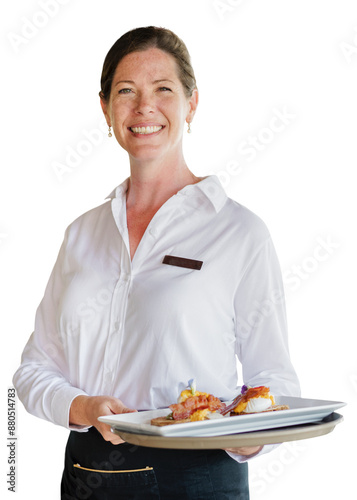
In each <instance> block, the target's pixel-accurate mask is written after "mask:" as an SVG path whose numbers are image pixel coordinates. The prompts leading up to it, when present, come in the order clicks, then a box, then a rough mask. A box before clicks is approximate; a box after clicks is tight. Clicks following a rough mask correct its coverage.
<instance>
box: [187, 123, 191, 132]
mask: <svg viewBox="0 0 357 500" xmlns="http://www.w3.org/2000/svg"><path fill="white" fill-rule="evenodd" d="M187 133H188V134H190V133H191V122H188V128H187Z"/></svg>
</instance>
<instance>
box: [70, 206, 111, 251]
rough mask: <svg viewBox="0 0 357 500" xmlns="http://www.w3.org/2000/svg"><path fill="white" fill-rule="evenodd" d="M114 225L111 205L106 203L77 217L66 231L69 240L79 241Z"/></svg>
mask: <svg viewBox="0 0 357 500" xmlns="http://www.w3.org/2000/svg"><path fill="white" fill-rule="evenodd" d="M110 223H112V217H111V203H110V200H107V201H105V202H104V203H102V204H101V205H99V206H97V207H94V208H92V209H90V210H88V211H87V212H84V213H83V214H82V215H80V216H79V217H77V218H76V219H75V220H74V221H73V222H72V223H71V224H69V226H68V227H67V229H66V236H67V240H68V242H69V241H71V240H72V241H73V240H77V239H78V237H81V236H83V235H87V234H90V235H93V233H95V232H100V228H106V227H107V226H108V224H110Z"/></svg>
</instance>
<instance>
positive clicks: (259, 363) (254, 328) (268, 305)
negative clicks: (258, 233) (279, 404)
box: [229, 237, 300, 462]
mask: <svg viewBox="0 0 357 500" xmlns="http://www.w3.org/2000/svg"><path fill="white" fill-rule="evenodd" d="M234 308H235V325H236V353H237V356H238V359H239V361H240V362H241V364H242V372H243V379H244V384H246V385H250V386H253V387H254V386H260V385H265V386H268V387H270V389H271V392H272V394H274V395H279V396H283V395H285V396H300V385H299V381H298V378H297V375H296V372H295V370H294V367H293V365H292V362H291V360H290V355H289V346H288V334H287V320H286V310H285V297H284V287H283V281H282V277H281V270H280V266H279V262H278V259H277V255H276V252H275V248H274V246H273V243H272V240H271V238H270V237H269V238H268V239H267V240H266V241H265V242H264V243H262V245H261V246H260V247H259V248H258V249H257V251H256V252H255V253H254V254H253V255H252V257H251V259H250V261H249V263H248V264H247V266H246V269H245V271H244V273H243V276H242V279H241V281H240V283H239V285H238V287H237V290H236V294H235V298H234ZM276 447H277V445H268V446H264V447H263V449H262V450H261V451H260V453H258V454H256V455H253V456H258V455H261V454H263V453H266V452H268V451H271V450H272V449H275V448H276ZM229 455H230V456H231V457H232V458H234V459H236V460H237V461H240V462H242V461H246V460H247V459H249V458H253V456H252V457H244V456H239V455H234V454H232V453H229Z"/></svg>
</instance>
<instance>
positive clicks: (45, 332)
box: [13, 238, 86, 430]
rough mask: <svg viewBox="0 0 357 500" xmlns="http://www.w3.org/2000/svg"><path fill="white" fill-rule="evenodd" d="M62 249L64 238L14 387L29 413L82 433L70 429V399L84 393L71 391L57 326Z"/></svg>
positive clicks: (63, 349)
mask: <svg viewBox="0 0 357 500" xmlns="http://www.w3.org/2000/svg"><path fill="white" fill-rule="evenodd" d="M65 246H66V238H65V240H64V242H63V244H62V246H61V249H60V252H59V255H58V258H57V261H56V264H55V266H54V268H53V271H52V273H51V276H50V279H49V282H48V284H47V287H46V290H45V294H44V297H43V299H42V301H41V303H40V305H39V307H38V309H37V312H36V319H35V330H34V332H33V333H32V335H31V336H30V338H29V340H28V342H27V344H26V346H25V349H24V351H23V353H22V358H21V365H20V367H19V368H18V369H17V371H16V373H15V375H14V377H13V383H14V386H15V388H16V390H17V394H18V396H19V399H20V400H21V401H22V403H23V405H24V406H25V408H26V410H27V411H28V412H29V413H31V414H33V415H35V416H37V417H40V418H43V419H45V420H48V421H50V422H53V423H54V424H57V425H61V426H63V427H66V428H70V429H76V430H85V429H86V427H80V426H69V409H70V406H71V403H72V401H73V399H74V398H75V397H77V396H79V395H81V394H83V395H85V394H86V393H85V392H84V391H82V390H81V389H78V388H76V387H73V386H72V385H71V383H70V381H69V370H68V360H67V359H66V355H65V351H66V348H65V344H64V342H63V339H62V338H61V335H60V332H59V331H58V328H57V326H56V323H57V322H56V317H57V314H58V313H57V308H58V305H59V304H60V297H61V289H62V285H63V283H62V277H63V272H62V271H63V266H64V261H65V258H66V257H65ZM73 354H74V353H73ZM74 355H75V354H74Z"/></svg>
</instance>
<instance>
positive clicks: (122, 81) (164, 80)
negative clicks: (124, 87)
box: [114, 78, 175, 87]
mask: <svg viewBox="0 0 357 500" xmlns="http://www.w3.org/2000/svg"><path fill="white" fill-rule="evenodd" d="M161 82H170V83H172V84H174V85H175V82H173V81H172V80H169V79H168V78H160V80H154V81H153V82H152V83H153V84H156V83H161ZM119 83H133V84H135V82H134V81H133V80H119V82H117V83H116V84H115V85H114V86H115V87H116V86H117V85H119Z"/></svg>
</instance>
